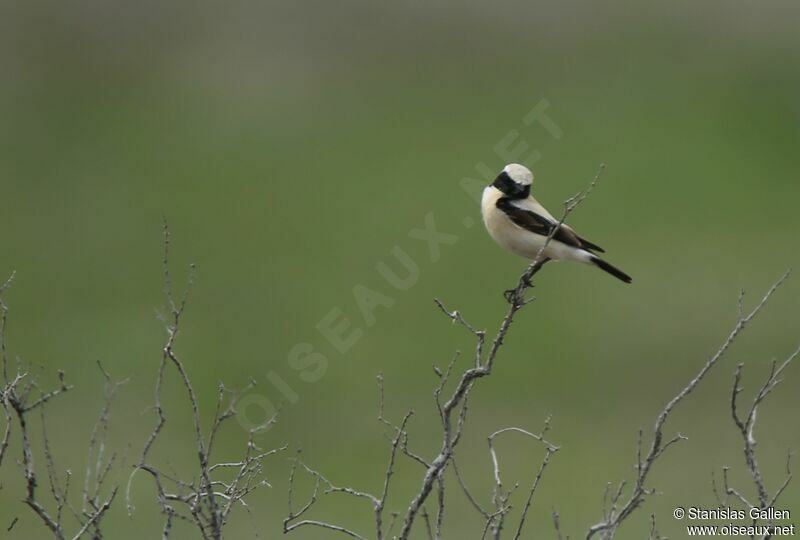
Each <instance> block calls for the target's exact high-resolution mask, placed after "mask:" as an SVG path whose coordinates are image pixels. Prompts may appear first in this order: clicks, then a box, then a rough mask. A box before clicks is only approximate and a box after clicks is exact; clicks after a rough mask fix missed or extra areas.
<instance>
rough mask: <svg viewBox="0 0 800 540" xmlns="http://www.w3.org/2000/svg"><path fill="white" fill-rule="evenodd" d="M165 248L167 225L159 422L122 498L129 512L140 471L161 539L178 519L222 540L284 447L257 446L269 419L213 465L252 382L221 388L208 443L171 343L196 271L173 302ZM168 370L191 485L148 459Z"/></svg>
mask: <svg viewBox="0 0 800 540" xmlns="http://www.w3.org/2000/svg"><path fill="white" fill-rule="evenodd" d="M169 249H170V232H169V228H168V227H167V224H166V221H165V223H164V259H163V273H164V290H165V295H166V301H167V307H168V310H169V315H168V317H167V318H166V321H165V325H166V330H167V341H166V344H165V345H164V349H163V351H162V355H161V361H160V364H159V368H158V375H157V377H156V387H155V406H154V408H155V411H156V415H157V420H156V425H155V426H154V427H153V430H152V431H151V432H150V435H149V436H148V438H147V440H146V441H145V444H144V446H143V448H142V453H141V455H140V457H139V461H138V463H137V464H136V465H135V466H134V469H133V471H132V472H131V475H130V477H129V479H128V487H127V490H126V493H127V495H126V498H127V500H128V509H129V512H130V511H132V510H133V507H132V505H131V499H130V491H131V486H132V483H133V479H134V476H135V474H136V472H137V471H144V472H146V473H148V474H149V475H150V477H151V478H152V479H153V482H154V483H155V487H156V493H157V499H158V503H159V506H160V507H161V510H162V512H163V513H164V516H165V518H164V527H163V529H162V538H164V539H166V538H169V536H170V534H171V532H172V527H173V521H174V520H175V519H176V518H177V519H180V520H183V521H186V522H188V523H191V524H193V525H194V526H195V527H196V528H197V530H198V531H199V533H200V535H201V536H202V537H203V538H204V539H214V540H220V539H221V538H222V533H223V529H224V527H225V525H226V523H227V519H228V516H229V515H230V513H231V511H232V510H233V508H234V507H235V506H236V505H241V506H242V507H244V508H245V509H246V508H247V504H246V502H245V498H246V497H247V496H248V495H249V494H250V493H252V492H253V491H254V490H256V489H258V488H259V487H261V486H268V485H269V484H268V483H267V481H266V480H265V479H263V478H262V476H263V469H262V465H263V462H264V459H266V458H267V457H269V456H272V455H274V454H276V453H278V452H281V451H284V450H286V447H285V446H284V447H280V448H276V449H274V450H269V451H264V450H262V449H261V448H259V447H258V446H257V445H256V443H255V436H256V435H257V434H258V433H261V432H263V431H265V430H266V429H267V428H269V427H270V426H271V425H272V424H274V423H275V422H276V416H273V417H272V418H270V419H269V420H267V421H266V422H264V423H263V424H262V425H260V426H257V427H255V428H253V429H251V430H249V433H248V440H247V444H246V446H245V450H244V455H243V457H242V458H241V459H240V460H239V461H235V462H222V463H213V462H212V459H211V458H212V450H213V448H214V442H215V440H216V438H217V435H218V434H219V432H220V429H221V428H222V426H223V425H224V424H225V423H226V422H227V421H228V420H230V419H231V418H233V417H234V416H235V415H236V412H237V409H236V405H237V402H238V399H239V396H240V395H241V394H242V393H243V392H245V391H247V390H249V389H250V388H251V387H252V385H253V383H251V384H249V385H247V386H246V387H245V388H244V389H243V390H242V391H240V392H230V391H228V390H227V389H225V387H224V386H222V385H220V386H219V391H218V394H217V402H216V410H215V414H214V418H213V420H212V423H211V427H210V429H209V433H208V438H207V439H206V437H205V435H204V434H203V429H202V419H201V415H200V402H199V399H198V397H197V394H196V393H195V391H194V387H193V386H192V383H191V380H190V378H189V374H188V372H187V370H186V367H185V365H184V363H183V361H182V360H181V359H180V358H179V357H178V354H177V353H176V351H175V343H176V340H177V337H178V334H179V332H180V325H181V320H182V316H183V314H184V311H185V308H186V302H187V299H188V294H189V291H190V290H191V287H192V283H193V277H194V266H193V265H192V267H191V272H190V276H189V285H188V286H187V288H186V291H185V292H184V294H183V296H182V298H181V299H180V301H176V300H175V296H174V293H173V289H172V277H171V274H170V268H169ZM168 365H172V366H173V367H174V368H175V370H176V372H177V373H178V378H179V380H180V383H181V386H182V387H183V389H184V390H185V391H186V396H187V399H188V400H189V404H190V407H191V411H192V423H193V426H194V444H195V451H196V454H197V465H198V467H197V476H198V478H197V479H193V480H190V481H184V480H181V479H179V478H177V477H176V476H175V475H172V474H167V473H165V472H164V471H162V470H161V469H160V468H159V467H158V466H156V465H154V464H152V462H151V458H150V453H151V450H152V448H153V445H154V443H155V441H156V439H157V438H158V437H159V435H160V434H161V432H162V430H163V428H164V425H165V424H166V421H167V417H166V414H165V411H164V408H163V406H162V403H161V391H162V387H163V384H164V378H165V376H166V369H167V366H168ZM226 470H230V471H233V478H232V479H230V480H222V479H217V478H216V477H215V473H217V472H221V471H226Z"/></svg>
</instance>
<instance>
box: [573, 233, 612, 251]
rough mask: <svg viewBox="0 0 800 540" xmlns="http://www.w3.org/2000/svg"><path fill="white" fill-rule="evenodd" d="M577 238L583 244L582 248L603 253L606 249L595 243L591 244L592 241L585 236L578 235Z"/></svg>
mask: <svg viewBox="0 0 800 540" xmlns="http://www.w3.org/2000/svg"><path fill="white" fill-rule="evenodd" d="M573 232H574V231H573ZM576 236H577V235H576ZM578 240H580V241H581V244H583V249H585V250H587V251H596V252H598V253H605V252H606V250H604V249H603V248H601V247H600V246H598V245H597V244H593V243H592V242H589V241H588V240H587V239H586V238H583V237H581V236H578Z"/></svg>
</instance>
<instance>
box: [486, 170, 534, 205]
mask: <svg viewBox="0 0 800 540" xmlns="http://www.w3.org/2000/svg"><path fill="white" fill-rule="evenodd" d="M492 185H493V186H494V187H496V188H497V189H499V190H500V191H502V192H503V194H504V195H505V196H506V197H508V198H509V199H527V198H528V195H530V194H531V186H522V185H520V184H518V183H517V182H514V181H513V180H512V179H511V177H510V176H508V173H507V172H505V171H503V172H501V173H500V174H499V175H498V176H497V178H495V179H494V182H492Z"/></svg>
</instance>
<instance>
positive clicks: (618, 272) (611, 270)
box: [592, 256, 633, 283]
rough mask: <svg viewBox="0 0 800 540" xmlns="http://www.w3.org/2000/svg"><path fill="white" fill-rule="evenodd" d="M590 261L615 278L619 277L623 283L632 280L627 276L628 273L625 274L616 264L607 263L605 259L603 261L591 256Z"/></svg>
mask: <svg viewBox="0 0 800 540" xmlns="http://www.w3.org/2000/svg"><path fill="white" fill-rule="evenodd" d="M592 262H593V263H594V264H596V265H597V267H598V268H600V270H605V271H606V272H608V273H609V274H611V275H612V276H614V277H615V278H617V279H619V280H620V281H624V282H625V283H630V282H632V281H633V279H632V278H631V276H629V275H628V274H626V273H625V272H623V271H622V270H620V269H619V268H617V267H616V266H613V265H611V264H608V263H607V262H606V261H604V260H603V259H601V258H600V257H595V256H592Z"/></svg>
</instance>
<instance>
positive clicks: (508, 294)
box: [503, 288, 517, 304]
mask: <svg viewBox="0 0 800 540" xmlns="http://www.w3.org/2000/svg"><path fill="white" fill-rule="evenodd" d="M503 298H505V299H506V302H508V303H509V304H514V303H516V299H517V289H516V288H514V289H508V290H507V291H505V292H504V293H503Z"/></svg>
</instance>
